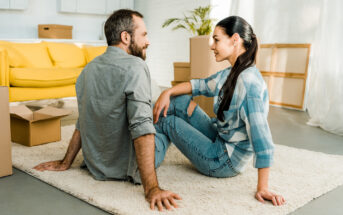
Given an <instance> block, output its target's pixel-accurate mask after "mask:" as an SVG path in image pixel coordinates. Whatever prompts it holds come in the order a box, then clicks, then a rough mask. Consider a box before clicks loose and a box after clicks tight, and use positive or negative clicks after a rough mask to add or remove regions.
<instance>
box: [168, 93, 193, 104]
mask: <svg viewBox="0 0 343 215" xmlns="http://www.w3.org/2000/svg"><path fill="white" fill-rule="evenodd" d="M191 99H192V97H191V96H190V95H181V96H175V97H173V98H172V101H173V102H174V103H175V104H178V105H180V104H185V105H188V104H189V102H190V101H191Z"/></svg>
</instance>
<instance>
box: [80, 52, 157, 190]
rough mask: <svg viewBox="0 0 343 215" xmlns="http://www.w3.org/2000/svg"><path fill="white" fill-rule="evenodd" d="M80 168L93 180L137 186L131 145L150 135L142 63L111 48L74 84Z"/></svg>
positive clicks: (147, 79) (148, 82) (146, 79)
mask: <svg viewBox="0 0 343 215" xmlns="http://www.w3.org/2000/svg"><path fill="white" fill-rule="evenodd" d="M76 94H77V103H78V109H79V119H78V122H77V124H76V128H77V129H79V130H80V132H81V140H82V153H83V157H84V162H85V164H86V166H87V168H88V170H89V171H90V172H91V174H92V175H93V176H94V178H95V179H97V180H111V179H119V180H128V179H133V182H134V183H140V182H141V180H140V176H139V172H138V168H137V162H136V157H135V150H134V145H133V140H134V139H135V138H137V137H140V136H143V135H145V134H154V133H155V128H154V125H153V121H152V107H151V80H150V73H149V70H148V67H147V65H146V63H145V62H144V61H143V60H142V59H141V58H138V57H135V56H132V55H129V54H127V53H126V52H125V51H123V50H122V49H120V48H117V47H113V46H109V47H108V48H107V50H106V52H105V53H104V54H103V55H101V56H98V57H97V58H95V59H94V60H93V61H91V62H90V63H89V64H88V65H87V66H86V67H85V68H84V69H83V71H82V73H81V74H80V76H79V78H78V79H77V82H76Z"/></svg>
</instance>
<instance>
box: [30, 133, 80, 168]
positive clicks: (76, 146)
mask: <svg viewBox="0 0 343 215" xmlns="http://www.w3.org/2000/svg"><path fill="white" fill-rule="evenodd" d="M80 149H81V135H80V131H79V130H77V129H75V130H74V134H73V136H72V138H71V140H70V142H69V146H68V149H67V152H66V154H65V156H64V159H63V160H57V161H49V162H45V163H41V164H38V165H37V166H35V167H33V169H35V170H38V171H45V170H49V171H64V170H67V169H69V168H70V166H71V164H72V163H73V161H74V159H75V157H76V155H77V153H78V152H79V151H80Z"/></svg>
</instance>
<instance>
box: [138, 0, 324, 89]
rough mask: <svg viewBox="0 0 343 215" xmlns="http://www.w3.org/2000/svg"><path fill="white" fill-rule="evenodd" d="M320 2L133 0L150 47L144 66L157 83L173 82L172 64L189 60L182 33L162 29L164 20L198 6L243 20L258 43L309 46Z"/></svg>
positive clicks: (214, 15) (186, 40)
mask: <svg viewBox="0 0 343 215" xmlns="http://www.w3.org/2000/svg"><path fill="white" fill-rule="evenodd" d="M321 2H322V0H287V1H284V0H187V1H185V0H173V1H167V0H144V1H143V0H135V9H136V10H138V11H140V12H141V13H143V15H144V16H145V22H146V24H147V28H148V33H149V38H150V43H151V46H150V47H149V49H148V58H147V63H148V65H149V68H150V71H151V74H152V77H153V78H154V79H156V80H157V81H158V82H159V83H160V84H163V85H170V81H171V80H173V78H174V77H173V62H176V61H186V62H188V61H189V37H190V34H189V33H187V32H185V31H180V30H178V31H171V28H165V29H162V28H161V25H162V23H163V21H164V20H166V19H167V18H171V17H181V16H182V13H183V12H186V11H187V10H191V9H194V8H196V7H198V6H200V5H202V6H204V5H208V4H211V5H213V6H214V8H213V12H212V13H211V17H212V18H215V19H217V21H220V20H221V19H223V18H225V17H227V16H229V15H239V16H242V17H243V18H244V19H246V20H247V21H248V22H249V23H250V24H251V25H252V27H253V29H254V30H255V33H256V35H257V36H258V38H259V40H260V42H261V43H313V42H314V40H315V34H316V31H317V26H318V23H319V17H320V5H321Z"/></svg>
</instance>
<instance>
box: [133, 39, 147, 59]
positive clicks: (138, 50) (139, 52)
mask: <svg viewBox="0 0 343 215" xmlns="http://www.w3.org/2000/svg"><path fill="white" fill-rule="evenodd" d="M146 48H148V46H144V47H139V46H138V45H137V44H136V42H135V41H134V40H133V38H132V39H131V42H130V45H129V51H130V53H131V54H132V55H133V56H136V57H140V58H142V59H143V60H145V58H146V53H144V49H146Z"/></svg>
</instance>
